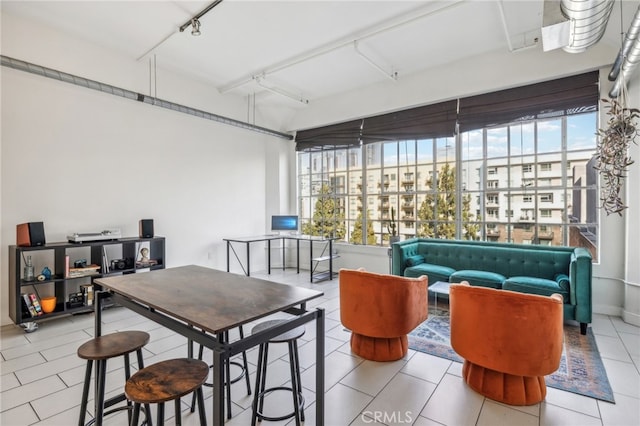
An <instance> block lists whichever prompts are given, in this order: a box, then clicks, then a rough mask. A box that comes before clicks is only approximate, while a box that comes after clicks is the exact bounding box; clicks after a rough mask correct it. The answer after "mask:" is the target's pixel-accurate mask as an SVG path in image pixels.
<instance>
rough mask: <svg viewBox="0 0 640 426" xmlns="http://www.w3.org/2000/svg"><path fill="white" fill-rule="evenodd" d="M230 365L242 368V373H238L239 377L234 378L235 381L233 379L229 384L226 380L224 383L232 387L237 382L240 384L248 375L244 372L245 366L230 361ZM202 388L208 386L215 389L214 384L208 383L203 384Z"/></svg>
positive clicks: (211, 366)
mask: <svg viewBox="0 0 640 426" xmlns="http://www.w3.org/2000/svg"><path fill="white" fill-rule="evenodd" d="M229 364H232V365H235V366H236V367H239V368H240V373H238V375H237V376H236V377H234V378H233V379H231V380H230V381H229V382H227V381H226V380H225V382H224V385H225V386H226V385H228V384H231V385H232V384H234V383H236V382H239V381H240V380H242V379H243V378H244V375H245V374H246V371H245V370H244V365H242V364H240V363H239V362H237V361H229ZM209 368H213V365H210V366H209ZM202 386H206V387H209V388H212V387H213V383H209V382H206V383H203V384H202ZM249 394H250V393H249Z"/></svg>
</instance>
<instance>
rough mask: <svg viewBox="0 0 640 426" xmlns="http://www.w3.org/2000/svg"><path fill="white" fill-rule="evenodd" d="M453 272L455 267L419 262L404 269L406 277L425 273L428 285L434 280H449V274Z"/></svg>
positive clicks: (415, 276) (414, 276)
mask: <svg viewBox="0 0 640 426" xmlns="http://www.w3.org/2000/svg"><path fill="white" fill-rule="evenodd" d="M454 272H455V269H453V268H449V267H447V266H440V265H434V264H432V263H421V264H419V265H416V266H411V267H409V268H407V269H405V270H404V275H405V276H406V277H413V278H417V277H419V276H421V275H426V276H427V277H428V278H429V285H431V284H433V283H435V282H436V281H449V276H450V275H451V274H453V273H454Z"/></svg>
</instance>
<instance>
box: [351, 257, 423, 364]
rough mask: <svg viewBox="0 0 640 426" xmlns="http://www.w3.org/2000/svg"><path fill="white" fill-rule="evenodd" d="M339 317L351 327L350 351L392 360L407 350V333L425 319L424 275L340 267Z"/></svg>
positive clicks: (365, 356) (377, 358)
mask: <svg viewBox="0 0 640 426" xmlns="http://www.w3.org/2000/svg"><path fill="white" fill-rule="evenodd" d="M339 279H340V320H341V322H342V324H343V325H344V326H345V327H346V328H348V329H349V330H351V351H352V352H353V353H354V354H356V355H358V356H360V357H362V358H365V359H368V360H372V361H394V360H397V359H400V358H402V357H404V356H405V355H406V354H407V351H408V339H407V333H409V332H410V331H411V330H413V329H414V328H416V327H417V326H418V325H420V323H422V322H423V321H425V320H426V319H427V315H428V310H427V277H426V276H422V277H419V278H408V277H400V276H396V275H386V274H377V273H373V272H366V271H364V270H363V269H359V270H350V269H341V270H340V275H339Z"/></svg>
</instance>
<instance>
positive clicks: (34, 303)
mask: <svg viewBox="0 0 640 426" xmlns="http://www.w3.org/2000/svg"><path fill="white" fill-rule="evenodd" d="M29 299H31V305H32V306H33V308H34V309H35V311H36V316H40V315H42V307H41V306H40V300H38V296H36V294H35V293H29Z"/></svg>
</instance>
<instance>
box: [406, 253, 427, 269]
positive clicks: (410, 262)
mask: <svg viewBox="0 0 640 426" xmlns="http://www.w3.org/2000/svg"><path fill="white" fill-rule="evenodd" d="M405 263H406V266H416V265H419V264H421V263H424V256H422V255H419V254H416V255H415V256H409V257H407V260H406V261H405Z"/></svg>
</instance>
